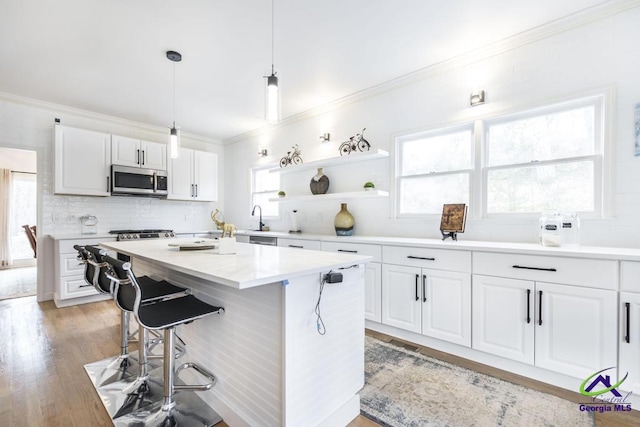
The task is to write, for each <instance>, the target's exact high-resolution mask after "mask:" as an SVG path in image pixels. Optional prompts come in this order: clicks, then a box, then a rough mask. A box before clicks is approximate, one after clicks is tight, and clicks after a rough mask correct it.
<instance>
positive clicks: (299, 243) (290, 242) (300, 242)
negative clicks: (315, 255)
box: [278, 237, 320, 251]
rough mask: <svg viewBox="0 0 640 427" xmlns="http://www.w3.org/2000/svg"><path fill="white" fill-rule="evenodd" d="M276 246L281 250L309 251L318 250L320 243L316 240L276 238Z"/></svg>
mask: <svg viewBox="0 0 640 427" xmlns="http://www.w3.org/2000/svg"><path fill="white" fill-rule="evenodd" d="M278 246H281V247H283V248H298V249H311V250H314V251H319V250H320V242H319V241H318V240H305V239H281V238H279V237H278Z"/></svg>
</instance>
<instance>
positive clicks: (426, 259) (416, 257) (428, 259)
mask: <svg viewBox="0 0 640 427" xmlns="http://www.w3.org/2000/svg"><path fill="white" fill-rule="evenodd" d="M407 258H409V259H421V260H424V261H435V260H436V259H435V258H426V257H422V256H413V255H407Z"/></svg>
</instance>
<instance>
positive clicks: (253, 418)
mask: <svg viewBox="0 0 640 427" xmlns="http://www.w3.org/2000/svg"><path fill="white" fill-rule="evenodd" d="M195 240H203V239H193V238H188V239H171V241H170V242H168V241H167V240H149V241H125V242H104V243H102V244H101V246H103V247H105V248H107V249H111V250H114V251H117V252H118V253H121V254H124V255H128V256H131V257H132V263H133V270H134V272H135V273H136V274H137V275H143V274H146V275H149V276H151V277H153V278H156V279H165V280H169V281H171V282H173V283H176V284H181V285H184V286H187V287H189V288H191V289H192V290H193V293H194V295H196V296H197V297H198V298H201V299H202V300H204V301H207V302H209V303H211V304H214V305H220V306H223V307H224V308H225V314H224V315H223V316H210V317H207V318H204V319H201V320H198V321H196V322H194V323H192V324H189V325H185V326H182V327H180V328H179V329H178V333H179V334H180V336H181V337H182V338H183V339H184V340H185V341H186V343H187V348H188V353H187V357H186V359H188V360H191V361H194V362H196V363H199V364H201V365H202V366H204V367H206V368H208V369H210V370H211V371H212V372H214V373H215V375H216V376H217V378H218V383H217V384H216V386H215V387H214V388H213V389H212V390H210V391H207V392H198V394H199V396H200V397H201V398H202V399H203V400H204V401H205V402H206V403H207V404H209V405H210V406H211V407H212V408H213V409H214V410H216V411H217V412H218V413H219V414H221V415H222V417H223V418H224V420H225V422H226V423H227V424H229V425H231V426H316V425H324V426H335V425H346V424H347V423H348V422H349V421H351V420H352V419H354V418H355V417H356V416H357V415H358V414H359V413H360V404H359V396H358V394H357V393H358V391H359V390H360V389H361V388H362V387H363V385H364V264H366V263H367V262H369V260H370V257H368V256H363V255H353V254H338V253H329V252H319V251H301V250H297V249H290V248H281V247H275V246H260V245H249V244H243V243H237V244H236V253H235V254H231V255H220V254H219V253H218V250H217V249H208V250H183V251H181V250H179V249H178V248H176V247H170V246H169V244H172V245H175V244H176V243H178V244H179V243H181V242H184V243H193V242H194V241H195ZM211 242H215V241H211ZM331 270H333V271H339V272H340V273H342V275H343V280H342V282H341V283H326V284H325V285H324V288H323V291H322V293H320V289H321V281H322V278H323V277H324V276H325V275H326V274H327V273H328V272H329V271H331ZM320 296H321V298H320V305H319V307H320V312H321V320H322V321H321V322H319V321H318V317H317V315H316V312H315V311H316V310H315V309H316V304H317V303H318V300H319V297H320ZM323 328H326V331H325V330H324V329H323ZM320 332H325V333H324V334H321V333H320Z"/></svg>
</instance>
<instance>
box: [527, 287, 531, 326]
mask: <svg viewBox="0 0 640 427" xmlns="http://www.w3.org/2000/svg"><path fill="white" fill-rule="evenodd" d="M527 323H531V289H527Z"/></svg>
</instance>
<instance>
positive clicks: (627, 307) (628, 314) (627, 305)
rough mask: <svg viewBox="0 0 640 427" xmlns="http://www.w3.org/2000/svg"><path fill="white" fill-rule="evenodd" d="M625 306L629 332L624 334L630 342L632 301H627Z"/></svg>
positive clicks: (625, 339) (627, 341)
mask: <svg viewBox="0 0 640 427" xmlns="http://www.w3.org/2000/svg"><path fill="white" fill-rule="evenodd" d="M624 308H625V309H626V318H627V319H626V320H627V334H626V335H625V336H624V341H625V342H626V343H627V344H628V343H630V342H631V331H630V329H631V319H630V311H631V303H628V302H625V303H624Z"/></svg>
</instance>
